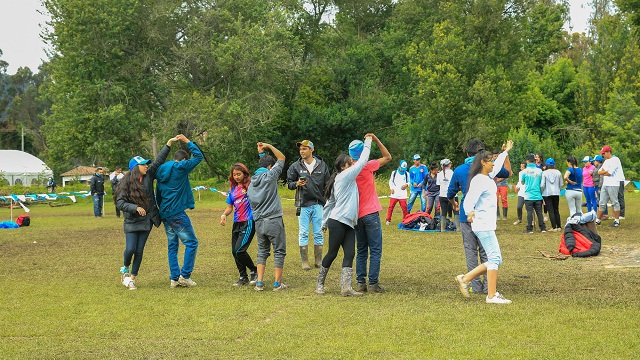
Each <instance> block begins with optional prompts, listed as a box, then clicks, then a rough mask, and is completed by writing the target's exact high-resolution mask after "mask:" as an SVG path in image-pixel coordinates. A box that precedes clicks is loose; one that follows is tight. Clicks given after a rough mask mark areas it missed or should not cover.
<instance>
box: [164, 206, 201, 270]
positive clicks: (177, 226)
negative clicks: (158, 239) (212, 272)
mask: <svg viewBox="0 0 640 360" xmlns="http://www.w3.org/2000/svg"><path fill="white" fill-rule="evenodd" d="M162 222H163V223H164V231H165V232H166V233H167V239H168V240H169V243H168V248H169V251H168V254H167V256H168V257H169V270H170V271H171V276H170V278H171V280H178V278H179V277H180V275H182V277H183V278H185V279H188V278H190V277H191V272H192V271H193V265H194V264H195V262H196V253H197V252H198V239H196V234H195V233H194V232H193V226H191V220H190V219H189V217H188V216H187V214H186V213H185V212H184V211H182V212H180V213H178V214H176V215H173V216H170V217H168V218H166V219H164V220H162ZM178 240H180V241H182V243H183V244H184V261H183V264H182V270H180V264H179V263H178V245H179V244H180V243H179V241H178Z"/></svg>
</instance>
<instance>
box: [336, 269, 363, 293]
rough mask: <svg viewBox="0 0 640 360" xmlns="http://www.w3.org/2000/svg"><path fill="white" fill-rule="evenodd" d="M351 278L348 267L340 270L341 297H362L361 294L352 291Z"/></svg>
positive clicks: (351, 271) (350, 270)
mask: <svg viewBox="0 0 640 360" xmlns="http://www.w3.org/2000/svg"><path fill="white" fill-rule="evenodd" d="M352 276H353V269H352V268H350V267H343V268H342V275H341V276H340V290H341V293H342V296H362V293H361V292H357V291H355V290H353V287H351V278H352Z"/></svg>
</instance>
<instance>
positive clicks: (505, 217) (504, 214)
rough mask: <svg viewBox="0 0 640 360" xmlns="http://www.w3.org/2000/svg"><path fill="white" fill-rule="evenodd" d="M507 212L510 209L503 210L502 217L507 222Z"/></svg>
mask: <svg viewBox="0 0 640 360" xmlns="http://www.w3.org/2000/svg"><path fill="white" fill-rule="evenodd" d="M507 211H509V208H502V216H503V217H504V219H505V220H507Z"/></svg>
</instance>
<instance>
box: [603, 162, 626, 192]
mask: <svg viewBox="0 0 640 360" xmlns="http://www.w3.org/2000/svg"><path fill="white" fill-rule="evenodd" d="M602 170H606V171H607V172H608V173H609V175H604V176H603V177H602V186H620V181H624V173H623V172H622V164H621V163H620V158H619V157H617V156H613V157H611V158H610V159H607V160H605V161H604V163H602Z"/></svg>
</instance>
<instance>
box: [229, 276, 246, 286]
mask: <svg viewBox="0 0 640 360" xmlns="http://www.w3.org/2000/svg"><path fill="white" fill-rule="evenodd" d="M248 283H249V278H246V277H241V278H240V279H238V281H236V282H235V283H233V286H242V285H246V284H248Z"/></svg>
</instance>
